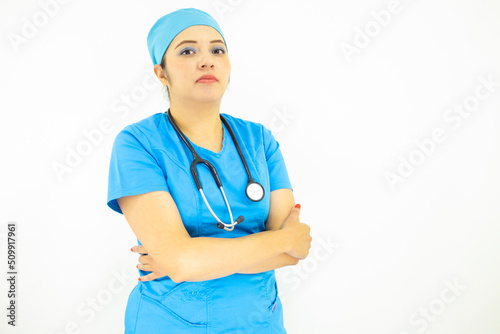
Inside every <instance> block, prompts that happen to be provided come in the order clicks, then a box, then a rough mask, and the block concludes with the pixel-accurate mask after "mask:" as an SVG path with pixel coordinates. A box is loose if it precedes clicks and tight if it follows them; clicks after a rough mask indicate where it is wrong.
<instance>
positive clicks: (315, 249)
mask: <svg viewBox="0 0 500 334" xmlns="http://www.w3.org/2000/svg"><path fill="white" fill-rule="evenodd" d="M313 240H314V241H316V243H314V244H313V245H312V246H311V250H310V252H309V256H308V257H307V258H306V259H305V260H303V261H299V263H298V264H297V265H295V266H289V267H286V268H283V270H287V271H286V273H285V275H284V283H285V284H286V285H287V286H289V287H290V288H291V290H292V292H293V291H296V290H298V289H299V287H300V285H301V284H302V282H303V281H306V280H307V279H309V278H310V276H311V275H312V274H313V273H314V272H316V271H317V270H318V268H319V266H320V264H322V263H325V262H327V261H328V260H329V259H330V258H331V257H332V256H333V254H334V253H335V251H336V250H337V249H338V248H339V247H340V246H341V245H340V244H339V243H337V242H334V241H333V240H332V236H331V235H328V236H327V237H326V239H323V238H321V237H314V238H313ZM286 296H287V294H284V293H283V291H282V290H281V289H280V288H279V286H278V297H279V299H280V300H281V302H284V301H285V300H286ZM275 303H276V304H277V301H276V302H275ZM276 304H274V307H273V308H272V312H274V309H275V307H276ZM256 306H258V305H257V304H256ZM270 312H271V311H270ZM267 317H268V315H267V314H261V313H260V312H259V311H253V312H252V313H250V314H248V316H247V317H246V318H242V317H241V316H238V318H237V320H238V322H239V323H240V324H241V325H242V326H244V327H246V328H251V327H252V324H255V323H260V322H263V321H264V320H265V319H266V318H267ZM237 333H240V331H236V332H235V334H237Z"/></svg>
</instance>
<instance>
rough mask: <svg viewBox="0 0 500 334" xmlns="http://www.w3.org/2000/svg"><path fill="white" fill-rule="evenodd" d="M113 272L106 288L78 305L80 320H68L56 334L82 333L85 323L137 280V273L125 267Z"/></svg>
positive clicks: (77, 311)
mask: <svg viewBox="0 0 500 334" xmlns="http://www.w3.org/2000/svg"><path fill="white" fill-rule="evenodd" d="M111 274H112V275H113V277H111V278H110V279H109V280H108V282H107V284H106V286H105V287H104V288H102V289H100V290H99V291H97V292H96V293H95V294H94V295H92V296H89V297H87V298H86V299H85V301H83V302H81V303H79V304H78V305H77V306H76V310H75V314H76V316H77V317H78V320H73V321H68V322H67V323H66V324H65V325H64V328H63V329H61V330H58V331H57V332H54V334H70V333H80V332H81V330H82V327H83V325H84V324H88V323H90V322H91V321H93V320H94V319H95V318H96V316H97V315H98V314H99V313H101V312H103V311H104V310H105V309H106V306H108V305H109V304H111V302H112V301H113V300H114V298H115V296H116V295H117V294H119V293H122V291H123V290H124V289H125V288H126V287H129V286H131V285H132V283H135V282H137V279H136V278H135V277H136V275H132V272H131V271H126V270H125V268H122V270H121V272H118V271H116V270H112V271H111ZM134 274H135V271H134Z"/></svg>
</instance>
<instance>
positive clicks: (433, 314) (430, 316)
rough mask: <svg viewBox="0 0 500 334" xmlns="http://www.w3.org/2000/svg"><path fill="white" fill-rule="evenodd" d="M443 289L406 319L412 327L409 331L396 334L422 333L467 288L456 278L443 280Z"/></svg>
mask: <svg viewBox="0 0 500 334" xmlns="http://www.w3.org/2000/svg"><path fill="white" fill-rule="evenodd" d="M444 285H445V287H444V288H443V289H442V290H441V293H440V294H439V296H437V297H435V298H433V299H431V300H430V301H429V302H428V303H426V304H425V305H424V306H421V307H419V308H418V310H417V311H415V312H413V313H412V314H411V315H410V317H409V318H408V323H409V324H410V326H411V327H412V328H411V329H409V330H404V331H401V332H399V333H398V334H413V333H416V332H417V333H422V332H424V331H425V330H426V329H427V328H428V327H429V324H430V323H432V322H434V321H436V320H437V319H438V318H439V316H440V315H441V314H443V313H444V312H445V311H446V310H447V309H448V307H449V305H450V304H452V303H454V302H455V301H456V300H457V298H458V297H459V296H460V295H461V294H462V292H464V290H465V289H467V287H466V286H465V285H462V284H461V283H459V282H458V280H457V278H455V279H454V280H453V282H451V281H450V280H448V279H445V280H444Z"/></svg>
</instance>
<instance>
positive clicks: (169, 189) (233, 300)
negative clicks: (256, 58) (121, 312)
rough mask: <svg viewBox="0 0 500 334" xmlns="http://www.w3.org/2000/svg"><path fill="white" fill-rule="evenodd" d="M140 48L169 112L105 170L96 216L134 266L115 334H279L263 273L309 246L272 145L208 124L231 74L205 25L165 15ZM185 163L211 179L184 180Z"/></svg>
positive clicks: (144, 125)
mask: <svg viewBox="0 0 500 334" xmlns="http://www.w3.org/2000/svg"><path fill="white" fill-rule="evenodd" d="M147 40H148V48H149V52H150V55H151V59H152V61H153V65H154V71H155V74H156V76H157V77H158V79H159V80H160V81H161V83H162V84H163V85H164V86H166V87H167V89H168V94H169V100H170V108H169V109H168V111H167V112H165V113H157V114H154V115H152V116H150V117H147V118H145V119H143V120H141V121H139V122H137V123H134V124H131V125H128V126H126V127H125V128H124V129H123V130H122V131H121V132H120V133H119V134H118V135H117V137H116V139H115V142H114V145H113V150H112V155H111V163H110V170H109V187H108V199H107V200H108V206H109V207H110V208H112V209H113V210H115V211H117V212H119V213H123V214H124V216H125V218H126V220H127V222H128V223H129V225H130V227H131V228H132V231H133V232H134V234H135V235H136V236H137V241H138V243H139V246H135V247H134V249H135V250H136V251H138V252H140V253H143V254H145V255H142V256H140V257H139V261H140V263H141V265H140V266H138V268H139V269H140V270H139V272H140V275H141V277H140V279H141V282H138V284H137V285H136V287H135V288H134V289H133V290H132V292H131V294H130V296H129V299H128V303H127V308H126V312H125V333H127V334H128V333H149V334H152V333H190V334H194V333H286V330H285V328H284V325H283V310H282V305H281V301H280V299H279V297H278V289H277V284H276V278H275V273H274V269H277V268H280V267H283V266H287V265H295V264H297V263H298V261H299V260H300V259H304V258H306V256H307V255H308V253H309V249H310V247H311V246H310V243H311V240H312V238H311V236H310V228H309V226H308V225H307V224H304V223H301V222H300V220H299V210H300V205H298V204H297V206H296V207H295V208H294V204H295V203H294V199H293V193H292V187H291V184H290V181H289V179H288V174H287V170H286V167H285V164H284V161H283V157H282V155H281V151H280V149H279V144H278V142H277V141H276V140H275V139H274V137H273V136H272V134H271V132H270V131H269V130H268V129H266V128H265V127H264V126H263V125H261V124H259V123H255V122H250V121H246V120H243V119H239V118H236V117H233V116H230V115H228V114H220V112H219V108H220V103H221V99H222V96H223V95H224V92H225V90H226V88H227V84H228V82H229V76H230V70H231V65H230V62H229V57H228V54H227V48H226V43H225V39H224V36H223V34H222V32H221V30H220V27H219V25H218V24H217V22H216V21H215V20H214V19H213V18H212V17H211V16H210V15H209V14H207V13H205V12H203V11H200V10H197V9H193V8H188V9H181V10H178V11H175V12H172V13H170V14H168V15H165V16H163V17H161V18H160V19H159V20H158V21H157V22H156V23H155V25H154V26H153V27H152V28H151V31H150V32H149V34H148V39H147ZM238 145H239V146H238ZM238 147H239V149H238ZM239 151H241V154H240V152H239ZM195 156H199V158H200V159H204V160H203V161H206V162H208V163H207V165H208V166H210V164H212V165H213V167H214V169H215V170H216V172H217V175H218V176H217V175H214V174H213V171H212V170H211V167H210V168H209V167H207V165H204V164H203V163H201V164H197V165H195V167H194V169H193V168H191V167H192V165H191V164H192V161H193V159H194V157H195ZM247 170H248V171H247ZM217 177H218V178H220V181H221V183H222V185H223V187H222V188H219V187H218V186H217V184H216V181H214V179H217ZM196 179H199V183H198V182H197V180H196ZM248 184H250V186H248ZM199 185H201V189H200V186H199ZM233 213H234V215H235V217H236V216H243V217H244V220H242V219H241V217H238V219H236V220H235V219H234V218H233V217H232V215H233ZM146 253H147V254H146Z"/></svg>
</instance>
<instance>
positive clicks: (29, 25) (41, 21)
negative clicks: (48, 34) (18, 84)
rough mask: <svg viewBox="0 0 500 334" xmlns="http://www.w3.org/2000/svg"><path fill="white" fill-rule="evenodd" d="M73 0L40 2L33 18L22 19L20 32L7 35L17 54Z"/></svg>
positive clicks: (44, 0)
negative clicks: (62, 7)
mask: <svg viewBox="0 0 500 334" xmlns="http://www.w3.org/2000/svg"><path fill="white" fill-rule="evenodd" d="M70 2H71V0H40V1H38V6H40V9H38V10H37V11H36V12H35V13H34V14H33V15H32V16H31V18H27V17H22V18H21V28H20V31H19V32H9V33H7V39H8V40H9V42H10V45H11V46H12V48H13V49H14V51H15V52H16V53H19V50H20V47H21V46H22V45H25V44H28V43H29V42H30V40H32V39H33V38H35V37H36V36H37V35H38V33H39V32H40V31H41V30H42V29H43V28H44V27H45V26H47V25H48V24H49V22H50V20H51V19H53V18H54V17H55V16H56V15H57V13H59V10H60V9H61V5H66V4H68V3H70Z"/></svg>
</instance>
